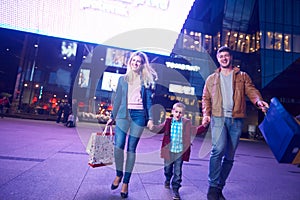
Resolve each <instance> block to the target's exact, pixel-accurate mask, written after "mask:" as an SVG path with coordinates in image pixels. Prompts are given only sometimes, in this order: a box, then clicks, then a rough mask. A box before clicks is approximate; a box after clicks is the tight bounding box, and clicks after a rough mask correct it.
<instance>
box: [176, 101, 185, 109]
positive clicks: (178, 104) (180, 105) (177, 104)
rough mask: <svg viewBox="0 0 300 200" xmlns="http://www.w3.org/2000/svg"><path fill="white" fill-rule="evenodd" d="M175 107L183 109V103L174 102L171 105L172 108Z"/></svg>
mask: <svg viewBox="0 0 300 200" xmlns="http://www.w3.org/2000/svg"><path fill="white" fill-rule="evenodd" d="M177 107H179V108H182V110H183V111H185V105H184V104H183V103H181V102H177V103H175V104H174V105H173V110H174V109H175V108H177Z"/></svg>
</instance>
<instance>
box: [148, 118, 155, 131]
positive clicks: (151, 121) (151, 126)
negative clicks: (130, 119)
mask: <svg viewBox="0 0 300 200" xmlns="http://www.w3.org/2000/svg"><path fill="white" fill-rule="evenodd" d="M147 128H149V130H150V131H152V130H153V128H154V124H153V120H149V121H148V123H147Z"/></svg>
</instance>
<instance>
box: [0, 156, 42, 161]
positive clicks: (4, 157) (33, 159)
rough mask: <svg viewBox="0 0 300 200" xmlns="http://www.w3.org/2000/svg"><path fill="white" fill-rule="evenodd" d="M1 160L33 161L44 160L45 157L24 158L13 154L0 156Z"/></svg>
mask: <svg viewBox="0 0 300 200" xmlns="http://www.w3.org/2000/svg"><path fill="white" fill-rule="evenodd" d="M0 159H2V160H20V161H34V162H44V161H45V160H46V159H40V158H24V157H14V156H0Z"/></svg>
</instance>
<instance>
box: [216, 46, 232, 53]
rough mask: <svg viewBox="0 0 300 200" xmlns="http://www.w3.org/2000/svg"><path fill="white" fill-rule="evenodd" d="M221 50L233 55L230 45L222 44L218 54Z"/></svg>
mask: <svg viewBox="0 0 300 200" xmlns="http://www.w3.org/2000/svg"><path fill="white" fill-rule="evenodd" d="M221 52H228V53H229V54H230V55H231V49H230V48H229V47H226V46H222V47H220V48H219V49H218V51H217V54H219V53H221Z"/></svg>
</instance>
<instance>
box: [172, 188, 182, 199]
mask: <svg viewBox="0 0 300 200" xmlns="http://www.w3.org/2000/svg"><path fill="white" fill-rule="evenodd" d="M180 199H181V198H180V195H179V191H178V189H173V200H180Z"/></svg>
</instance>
